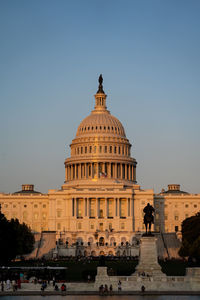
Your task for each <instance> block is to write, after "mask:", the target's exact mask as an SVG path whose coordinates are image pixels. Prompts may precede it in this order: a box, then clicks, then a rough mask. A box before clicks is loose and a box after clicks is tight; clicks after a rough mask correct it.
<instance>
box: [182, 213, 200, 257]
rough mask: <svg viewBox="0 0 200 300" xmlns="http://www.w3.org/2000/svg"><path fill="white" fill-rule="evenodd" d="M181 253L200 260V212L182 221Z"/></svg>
mask: <svg viewBox="0 0 200 300" xmlns="http://www.w3.org/2000/svg"><path fill="white" fill-rule="evenodd" d="M179 255H180V256H182V257H185V256H190V257H194V258H195V259H196V260H197V261H200V213H197V214H196V215H195V216H192V217H190V218H187V219H185V220H184V221H183V222H182V245H181V248H180V250H179Z"/></svg>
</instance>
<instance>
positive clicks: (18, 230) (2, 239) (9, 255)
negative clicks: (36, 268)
mask: <svg viewBox="0 0 200 300" xmlns="http://www.w3.org/2000/svg"><path fill="white" fill-rule="evenodd" d="M34 242H35V239H34V235H33V234H32V233H31V229H30V228H29V227H28V226H27V225H26V224H25V223H23V224H20V223H19V220H18V219H11V220H10V221H9V220H7V219H6V217H5V216H4V214H2V213H1V211H0V263H7V262H8V261H10V260H12V259H14V258H15V257H16V256H17V255H24V254H28V253H30V252H31V251H32V250H33V245H34Z"/></svg>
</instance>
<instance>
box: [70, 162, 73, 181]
mask: <svg viewBox="0 0 200 300" xmlns="http://www.w3.org/2000/svg"><path fill="white" fill-rule="evenodd" d="M70 173H71V180H73V165H70Z"/></svg>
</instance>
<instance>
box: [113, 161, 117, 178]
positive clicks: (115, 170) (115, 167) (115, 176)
mask: <svg viewBox="0 0 200 300" xmlns="http://www.w3.org/2000/svg"><path fill="white" fill-rule="evenodd" d="M114 178H117V164H116V163H115V164H114Z"/></svg>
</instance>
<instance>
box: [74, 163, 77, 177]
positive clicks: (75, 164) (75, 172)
mask: <svg viewBox="0 0 200 300" xmlns="http://www.w3.org/2000/svg"><path fill="white" fill-rule="evenodd" d="M76 167H77V166H76V164H75V166H74V168H75V169H74V179H76Z"/></svg>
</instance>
